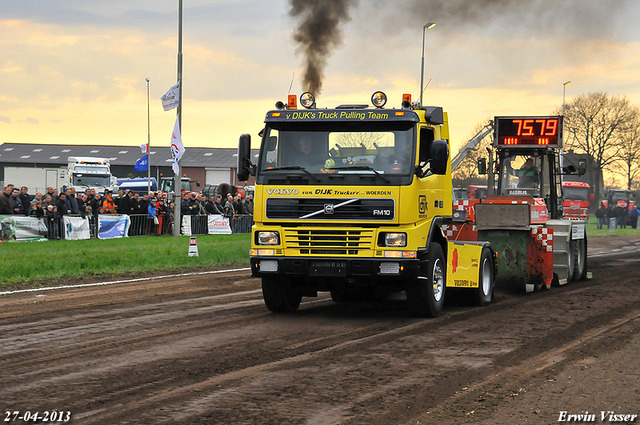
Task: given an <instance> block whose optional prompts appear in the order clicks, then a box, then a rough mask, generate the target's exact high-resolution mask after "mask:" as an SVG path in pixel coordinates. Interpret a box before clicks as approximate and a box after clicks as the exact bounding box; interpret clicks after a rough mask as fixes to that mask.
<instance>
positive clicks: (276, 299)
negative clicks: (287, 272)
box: [262, 277, 302, 313]
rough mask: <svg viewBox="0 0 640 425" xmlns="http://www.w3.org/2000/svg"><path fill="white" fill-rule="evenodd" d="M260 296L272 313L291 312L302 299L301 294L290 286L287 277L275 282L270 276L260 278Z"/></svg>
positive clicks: (298, 305)
mask: <svg viewBox="0 0 640 425" xmlns="http://www.w3.org/2000/svg"><path fill="white" fill-rule="evenodd" d="M262 297H263V298H264V303H265V305H266V306H267V308H268V309H269V310H271V311H273V312H274V313H293V312H294V311H296V310H297V309H298V307H300V301H301V300H302V295H300V294H298V293H297V292H296V291H295V290H294V289H293V288H292V287H291V282H289V280H288V279H282V281H280V282H276V281H275V279H274V278H270V277H263V278H262Z"/></svg>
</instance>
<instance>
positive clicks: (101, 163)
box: [63, 156, 118, 194]
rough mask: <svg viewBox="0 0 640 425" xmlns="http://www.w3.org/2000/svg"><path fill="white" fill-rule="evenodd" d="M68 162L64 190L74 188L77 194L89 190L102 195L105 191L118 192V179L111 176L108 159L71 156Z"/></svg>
mask: <svg viewBox="0 0 640 425" xmlns="http://www.w3.org/2000/svg"><path fill="white" fill-rule="evenodd" d="M67 162H68V165H67V176H66V181H65V184H64V185H63V190H64V189H66V188H69V187H74V188H75V189H76V193H84V192H85V191H86V190H87V189H95V191H96V192H97V193H101V194H102V193H104V190H105V189H109V190H112V191H114V192H117V191H118V179H117V178H116V177H115V176H113V175H112V174H111V165H110V164H109V159H108V158H93V157H88V156H70V157H69V158H68V159H67Z"/></svg>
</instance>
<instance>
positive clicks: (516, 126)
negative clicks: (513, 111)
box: [494, 116, 562, 148]
mask: <svg viewBox="0 0 640 425" xmlns="http://www.w3.org/2000/svg"><path fill="white" fill-rule="evenodd" d="M494 123H495V126H496V138H495V142H494V144H495V146H499V147H512V148H535V147H536V146H540V147H544V148H561V147H562V117H561V116H554V117H495V118H494Z"/></svg>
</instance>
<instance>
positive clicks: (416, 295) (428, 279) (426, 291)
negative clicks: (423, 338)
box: [407, 242, 447, 317]
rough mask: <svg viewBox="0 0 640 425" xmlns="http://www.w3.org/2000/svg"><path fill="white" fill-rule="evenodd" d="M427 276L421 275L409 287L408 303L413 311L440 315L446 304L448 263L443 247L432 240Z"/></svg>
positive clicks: (420, 314) (432, 315) (424, 314)
mask: <svg viewBox="0 0 640 425" xmlns="http://www.w3.org/2000/svg"><path fill="white" fill-rule="evenodd" d="M427 263H428V270H427V273H426V276H419V277H418V280H417V282H415V285H414V286H412V287H410V288H409V289H407V303H408V304H409V309H410V310H411V312H412V313H414V314H416V315H419V316H431V317H438V315H439V314H440V312H441V311H442V306H443V305H444V293H445V285H446V281H447V263H446V262H445V260H444V253H443V252H442V247H441V246H440V245H439V244H437V243H435V242H432V243H431V245H429V252H428V253H427Z"/></svg>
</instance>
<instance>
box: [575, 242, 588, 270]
mask: <svg viewBox="0 0 640 425" xmlns="http://www.w3.org/2000/svg"><path fill="white" fill-rule="evenodd" d="M575 245H576V250H575V252H574V255H575V257H574V261H573V265H574V266H573V280H584V279H586V277H587V240H586V239H578V240H576V241H575Z"/></svg>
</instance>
